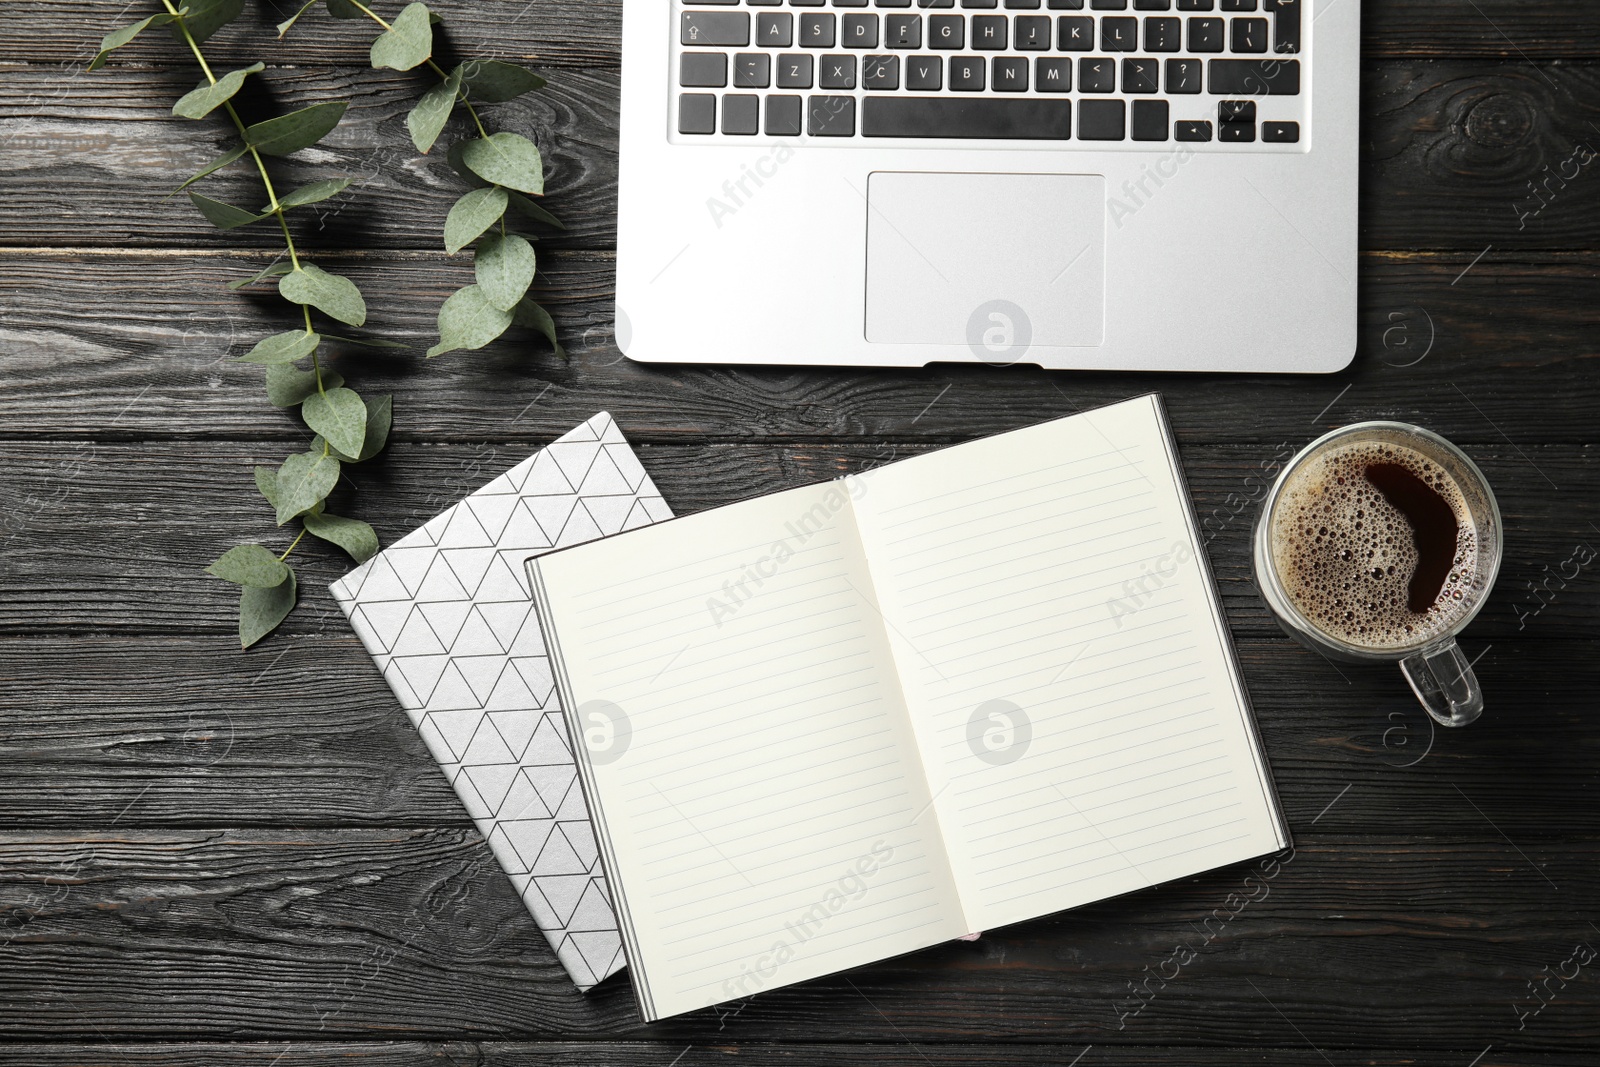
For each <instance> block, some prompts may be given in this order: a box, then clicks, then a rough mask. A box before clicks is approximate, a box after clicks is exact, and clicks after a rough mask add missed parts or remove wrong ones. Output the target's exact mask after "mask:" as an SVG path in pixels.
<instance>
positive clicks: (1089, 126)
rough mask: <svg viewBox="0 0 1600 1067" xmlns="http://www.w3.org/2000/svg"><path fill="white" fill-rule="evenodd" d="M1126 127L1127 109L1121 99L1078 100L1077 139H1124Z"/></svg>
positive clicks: (1126, 132) (1126, 134) (1126, 133)
mask: <svg viewBox="0 0 1600 1067" xmlns="http://www.w3.org/2000/svg"><path fill="white" fill-rule="evenodd" d="M1127 127H1128V116H1127V109H1126V108H1125V107H1124V106H1123V103H1122V101H1121V100H1079V101H1078V140H1080V141H1121V140H1125V139H1126V138H1127V136H1128V128H1127Z"/></svg>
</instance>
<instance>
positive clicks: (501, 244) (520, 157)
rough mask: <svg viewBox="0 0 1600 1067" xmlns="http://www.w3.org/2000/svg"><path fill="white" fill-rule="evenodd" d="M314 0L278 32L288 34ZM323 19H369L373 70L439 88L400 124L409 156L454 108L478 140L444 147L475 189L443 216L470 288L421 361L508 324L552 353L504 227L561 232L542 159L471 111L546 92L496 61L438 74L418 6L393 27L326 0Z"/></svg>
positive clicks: (444, 310)
mask: <svg viewBox="0 0 1600 1067" xmlns="http://www.w3.org/2000/svg"><path fill="white" fill-rule="evenodd" d="M315 2H316V0H308V2H307V3H306V4H305V6H304V7H302V8H300V10H299V11H298V12H296V13H295V15H294V16H293V17H292V18H290V19H289V20H288V21H286V22H284V23H283V24H282V25H280V26H279V27H278V29H279V32H280V34H287V33H288V32H289V30H290V28H292V27H293V26H294V24H295V22H297V21H298V20H299V18H300V16H301V15H304V14H305V13H306V11H307V10H308V9H310V8H311V6H312V5H313V4H314V3H315ZM326 3H327V8H328V12H329V14H331V15H332V16H333V17H334V18H340V19H367V20H369V21H370V22H372V23H373V24H374V25H376V26H377V27H378V29H379V30H381V31H382V32H381V33H379V34H378V36H377V38H376V39H375V40H374V41H373V42H372V51H371V61H372V66H373V67H375V68H388V69H392V70H413V69H415V68H417V67H421V66H426V67H427V68H428V69H429V70H431V71H432V72H433V73H434V74H435V75H437V76H438V78H439V81H438V82H437V84H435V85H433V86H432V87H431V88H429V89H428V91H427V92H425V93H424V94H423V95H422V98H421V99H420V100H419V101H418V102H417V104H416V106H415V107H414V108H413V109H412V111H411V114H410V115H409V116H408V117H407V119H406V127H407V129H408V130H409V131H410V133H411V140H412V143H413V144H414V145H416V148H417V151H419V152H422V153H424V154H426V153H428V152H430V151H432V150H433V147H434V145H435V144H436V143H437V142H438V139H439V136H440V134H441V133H443V131H444V128H445V125H446V123H447V122H448V121H449V119H450V115H451V113H452V112H453V111H454V110H455V107H456V105H457V104H460V105H461V106H462V107H463V108H464V109H465V110H466V112H467V114H468V116H470V117H471V119H472V124H473V126H475V127H476V128H477V131H478V136H477V137H475V138H470V139H468V140H464V141H459V142H457V143H455V144H453V145H451V146H450V149H449V153H448V155H449V161H450V166H451V167H452V168H453V169H454V170H455V171H456V173H457V174H459V175H460V176H461V177H462V178H463V179H464V180H465V181H466V182H467V183H468V184H469V185H471V186H473V188H472V189H471V190H470V191H469V192H467V193H466V194H465V195H464V196H462V197H461V198H460V199H459V200H458V201H457V202H456V204H455V206H454V207H452V208H451V209H450V214H449V216H448V217H447V218H446V220H445V226H444V246H445V251H446V252H448V253H450V254H451V255H454V254H455V253H457V252H460V251H461V250H462V249H464V248H467V247H469V246H470V247H472V248H473V263H474V275H475V277H474V284H472V285H468V286H466V287H465V288H463V289H461V290H459V291H457V292H456V293H454V294H452V295H451V296H450V297H449V299H447V300H446V301H445V302H444V306H443V307H441V308H440V309H439V343H438V344H436V345H434V346H433V347H432V348H430V349H429V350H428V355H429V357H433V356H439V355H443V354H444V353H446V352H454V351H457V350H460V349H477V348H482V347H483V346H484V345H487V344H488V343H489V342H491V341H493V340H494V339H495V338H497V337H499V336H500V335H501V334H503V333H505V331H506V330H507V329H509V328H510V327H511V325H512V323H519V324H521V325H525V326H531V327H533V328H534V329H536V330H538V331H539V332H541V333H543V334H544V335H545V336H546V337H547V338H549V340H550V343H551V344H552V345H554V346H555V349H556V352H557V353H560V352H561V345H560V343H559V342H558V341H557V340H556V330H555V322H554V320H552V319H551V317H550V314H549V312H547V311H546V310H545V309H544V308H542V307H540V306H539V305H538V304H537V303H535V302H534V301H533V300H531V299H530V298H529V297H528V289H529V288H530V287H531V286H532V284H533V280H534V275H535V273H536V272H537V269H538V257H537V256H536V255H535V253H534V249H533V245H532V243H531V242H530V240H529V239H528V237H527V236H525V235H523V234H519V233H513V232H511V231H510V229H509V228H508V227H507V225H506V214H507V210H508V209H512V208H514V209H516V211H517V213H518V214H520V215H521V216H523V217H524V218H526V219H528V220H530V221H533V222H537V223H541V224H543V225H547V226H554V227H556V228H562V227H561V222H560V221H559V220H558V219H557V218H556V217H555V216H554V215H551V214H550V213H549V212H548V211H546V210H545V209H544V208H543V207H541V206H540V205H539V203H538V201H537V198H539V197H542V196H543V195H544V160H543V157H542V156H541V155H540V154H539V148H538V146H537V145H535V144H534V143H533V142H532V141H530V140H529V139H528V138H526V137H524V136H522V135H521V134H517V133H511V132H507V131H502V132H500V133H490V132H489V129H488V127H487V126H485V125H484V122H483V118H482V116H481V115H480V114H479V110H478V107H476V106H475V105H474V102H475V101H476V103H477V104H500V103H505V102H506V101H508V100H514V99H516V98H517V97H519V96H521V95H523V94H524V93H527V92H531V91H533V90H535V89H541V88H543V87H544V84H545V81H544V79H543V78H541V77H540V76H539V75H537V74H535V73H534V72H533V71H531V70H528V69H527V68H526V67H523V66H520V65H518V64H515V63H507V62H504V61H502V60H496V59H486V60H484V59H475V60H468V61H467V62H464V63H461V64H459V65H457V66H456V67H455V68H454V69H452V70H450V71H448V72H447V71H446V70H445V69H444V67H442V66H440V65H439V63H438V61H437V60H436V59H435V57H434V54H433V53H434V32H433V27H434V26H435V25H437V24H439V23H441V22H442V21H443V20H442V19H441V18H440V17H439V15H438V14H436V13H435V12H433V11H430V10H429V9H428V6H427V5H426V4H423V3H410V4H407V5H406V6H405V7H404V8H403V9H402V10H401V11H400V13H399V14H398V15H396V16H395V17H394V19H393V21H390V20H388V19H385V18H384V17H383V16H381V15H379V14H378V13H377V12H376V11H374V10H372V8H371V7H369V6H367V4H366V3H365V2H364V0H326Z"/></svg>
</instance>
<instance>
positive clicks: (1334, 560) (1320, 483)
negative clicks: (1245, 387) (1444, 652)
mask: <svg viewBox="0 0 1600 1067" xmlns="http://www.w3.org/2000/svg"><path fill="white" fill-rule="evenodd" d="M1382 463H1392V464H1398V465H1400V466H1402V467H1404V468H1406V469H1407V470H1409V471H1410V472H1411V473H1412V474H1415V475H1416V476H1417V477H1418V478H1420V479H1422V481H1423V482H1425V483H1426V484H1427V485H1428V486H1430V487H1431V488H1432V489H1434V490H1435V491H1436V492H1438V493H1439V495H1440V496H1441V497H1442V498H1443V499H1444V500H1445V502H1446V503H1448V504H1449V505H1450V508H1451V510H1453V511H1454V512H1455V516H1456V523H1457V526H1458V532H1457V536H1456V552H1455V559H1454V560H1453V561H1452V564H1451V567H1450V573H1449V575H1448V576H1447V577H1446V578H1445V582H1444V587H1443V589H1442V590H1441V591H1440V593H1439V596H1438V597H1437V598H1436V599H1435V600H1434V602H1433V604H1431V605H1430V606H1429V607H1428V608H1427V609H1426V610H1425V611H1421V612H1415V611H1412V610H1411V609H1410V607H1409V606H1408V605H1407V603H1406V600H1407V588H1408V583H1409V582H1410V580H1411V576H1412V573H1413V572H1414V571H1415V570H1416V567H1417V562H1418V555H1417V548H1416V540H1415V535H1414V532H1413V529H1412V526H1411V523H1410V521H1409V520H1408V519H1407V518H1406V516H1405V514H1404V513H1403V512H1402V511H1401V510H1400V509H1399V508H1397V507H1395V506H1394V505H1393V504H1391V503H1390V502H1389V501H1388V500H1387V499H1386V498H1385V497H1384V495H1383V493H1382V492H1380V491H1379V490H1378V488H1377V486H1375V485H1373V484H1372V482H1370V481H1369V480H1368V479H1367V477H1366V473H1365V472H1366V470H1367V468H1368V467H1369V466H1371V465H1373V464H1382ZM1271 532H1272V538H1271V543H1272V558H1273V563H1274V565H1275V567H1276V568H1277V571H1278V577H1279V580H1280V581H1281V582H1282V583H1283V586H1284V589H1285V590H1286V591H1287V593H1288V595H1289V599H1290V600H1291V601H1293V603H1294V606H1295V607H1296V608H1297V609H1299V611H1300V613H1301V614H1302V615H1304V616H1305V617H1306V619H1307V620H1309V621H1310V622H1311V623H1312V624H1313V625H1314V626H1316V627H1317V628H1318V629H1321V630H1323V631H1324V632H1326V633H1327V634H1329V635H1330V636H1333V637H1335V638H1338V639H1339V640H1341V641H1344V642H1346V643H1348V644H1352V645H1359V646H1364V647H1369V648H1400V647H1406V646H1409V645H1414V644H1417V643H1419V642H1421V641H1425V640H1427V639H1428V638H1431V637H1433V636H1436V635H1438V634H1442V633H1444V632H1446V631H1447V630H1449V629H1450V627H1451V625H1452V624H1453V623H1455V621H1456V620H1457V619H1459V618H1460V617H1461V615H1462V614H1464V613H1465V612H1466V611H1467V610H1468V609H1469V608H1470V607H1471V605H1472V599H1471V597H1470V596H1469V591H1470V589H1471V586H1472V579H1473V576H1474V574H1475V573H1476V570H1477V545H1476V543H1475V539H1474V537H1473V524H1472V517H1471V512H1470V510H1469V508H1468V506H1467V501H1466V498H1465V496H1464V494H1463V493H1462V490H1461V487H1460V486H1459V485H1458V484H1457V483H1456V481H1455V480H1454V479H1453V478H1451V477H1450V475H1449V474H1448V473H1447V472H1446V471H1445V470H1444V468H1443V467H1441V466H1440V465H1439V464H1438V463H1435V462H1434V461H1433V460H1431V459H1429V458H1428V457H1426V456H1424V455H1422V454H1421V453H1420V452H1416V451H1413V450H1412V449H1409V448H1406V447H1404V446H1401V445H1395V444H1389V443H1384V442H1375V441H1366V442H1356V443H1352V444H1349V445H1342V446H1341V445H1334V446H1332V447H1331V448H1329V449H1327V450H1326V451H1324V452H1321V453H1318V454H1316V455H1314V456H1312V457H1311V458H1310V459H1308V460H1307V461H1306V462H1304V463H1302V464H1301V465H1300V466H1299V467H1298V468H1297V469H1296V470H1295V471H1294V472H1293V473H1292V474H1291V475H1290V476H1289V480H1288V482H1287V483H1286V484H1285V485H1284V488H1283V491H1282V493H1281V494H1280V496H1279V498H1278V503H1277V505H1276V508H1275V510H1274V512H1273V525H1272V531H1271Z"/></svg>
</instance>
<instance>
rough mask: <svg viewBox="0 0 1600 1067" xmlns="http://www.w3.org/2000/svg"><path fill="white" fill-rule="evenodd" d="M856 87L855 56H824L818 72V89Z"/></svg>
mask: <svg viewBox="0 0 1600 1067" xmlns="http://www.w3.org/2000/svg"><path fill="white" fill-rule="evenodd" d="M855 87H856V57H855V56H823V57H822V69H821V70H820V72H819V73H818V74H817V88H818V89H854V88H855Z"/></svg>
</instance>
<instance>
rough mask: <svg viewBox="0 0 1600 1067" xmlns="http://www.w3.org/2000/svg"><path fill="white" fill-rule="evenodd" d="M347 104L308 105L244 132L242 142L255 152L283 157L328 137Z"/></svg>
mask: <svg viewBox="0 0 1600 1067" xmlns="http://www.w3.org/2000/svg"><path fill="white" fill-rule="evenodd" d="M349 106H350V105H349V104H348V103H346V102H345V101H343V100H330V101H328V102H326V103H322V104H312V105H311V106H310V107H303V108H301V109H300V110H299V111H291V112H289V113H288V114H287V115H279V116H278V117H277V118H275V119H267V120H266V121H265V122H258V123H256V124H255V125H254V126H251V127H249V128H248V129H246V130H245V131H244V139H245V140H246V141H247V142H249V143H250V144H251V145H253V146H254V147H255V149H256V151H258V152H265V153H266V154H267V155H269V156H286V155H288V154H289V153H291V152H298V151H300V149H302V148H309V147H311V146H312V145H314V144H316V143H317V142H318V141H320V140H322V139H323V138H324V137H326V136H328V134H329V133H330V132H332V130H333V128H334V127H335V126H337V125H339V120H340V119H341V118H343V117H344V109H345V108H347V107H349Z"/></svg>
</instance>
